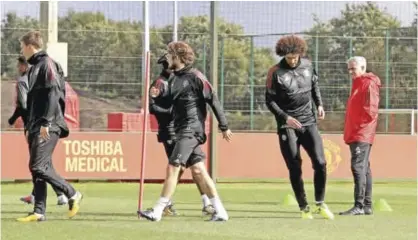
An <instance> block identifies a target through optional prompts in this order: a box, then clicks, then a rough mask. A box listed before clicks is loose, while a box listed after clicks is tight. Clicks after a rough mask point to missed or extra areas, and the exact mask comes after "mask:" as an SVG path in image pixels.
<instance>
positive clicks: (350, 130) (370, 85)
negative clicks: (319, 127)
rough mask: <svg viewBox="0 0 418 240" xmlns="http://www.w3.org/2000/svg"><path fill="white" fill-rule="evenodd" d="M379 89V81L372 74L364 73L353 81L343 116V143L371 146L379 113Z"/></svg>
mask: <svg viewBox="0 0 418 240" xmlns="http://www.w3.org/2000/svg"><path fill="white" fill-rule="evenodd" d="M380 87H381V84H380V79H379V77H377V76H376V75H374V74H373V73H365V74H363V75H362V76H359V77H356V78H355V79H353V87H352V89H351V94H350V97H349V98H348V101H347V109H346V114H345V126H344V141H345V143H347V144H350V143H353V142H365V143H370V144H373V141H374V136H375V134H376V127H377V117H378V111H379V90H380Z"/></svg>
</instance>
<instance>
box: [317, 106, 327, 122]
mask: <svg viewBox="0 0 418 240" xmlns="http://www.w3.org/2000/svg"><path fill="white" fill-rule="evenodd" d="M318 118H319V119H320V120H324V119H325V111H324V108H323V107H322V106H319V107H318Z"/></svg>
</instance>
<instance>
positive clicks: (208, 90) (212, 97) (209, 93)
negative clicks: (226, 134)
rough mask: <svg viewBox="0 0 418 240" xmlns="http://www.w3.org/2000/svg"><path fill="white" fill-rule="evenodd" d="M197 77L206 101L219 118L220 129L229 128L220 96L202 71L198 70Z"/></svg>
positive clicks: (217, 118)
mask: <svg viewBox="0 0 418 240" xmlns="http://www.w3.org/2000/svg"><path fill="white" fill-rule="evenodd" d="M196 77H197V83H198V86H199V89H200V91H201V93H202V94H203V97H204V98H205V101H206V103H208V104H209V106H210V107H211V108H212V111H213V113H214V114H215V117H216V120H218V124H219V129H221V131H226V130H228V129H229V128H228V121H227V120H226V117H225V113H224V110H223V109H222V106H221V103H220V102H219V99H218V96H217V95H216V92H215V91H214V90H213V88H212V85H211V84H210V82H209V81H208V80H207V79H206V77H205V76H204V75H203V74H202V73H200V72H197V74H196Z"/></svg>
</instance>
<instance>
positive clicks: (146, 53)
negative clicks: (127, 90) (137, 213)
mask: <svg viewBox="0 0 418 240" xmlns="http://www.w3.org/2000/svg"><path fill="white" fill-rule="evenodd" d="M142 6H143V9H142V11H143V23H144V34H143V35H142V38H143V43H142V45H143V46H142V49H143V50H142V96H143V98H142V103H143V105H142V109H143V110H144V119H143V121H142V155H141V174H140V184H139V198H138V210H142V198H143V196H144V180H145V160H146V156H147V155H146V153H147V151H146V149H147V129H148V115H149V106H148V105H149V98H148V94H149V93H148V89H149V85H150V62H151V60H150V58H151V54H150V47H149V45H150V44H149V39H150V36H149V2H148V1H144V2H143V5H142Z"/></svg>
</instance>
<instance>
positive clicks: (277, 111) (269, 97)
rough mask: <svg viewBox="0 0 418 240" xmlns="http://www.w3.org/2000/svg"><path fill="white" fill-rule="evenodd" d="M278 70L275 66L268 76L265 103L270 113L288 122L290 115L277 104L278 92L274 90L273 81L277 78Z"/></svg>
mask: <svg viewBox="0 0 418 240" xmlns="http://www.w3.org/2000/svg"><path fill="white" fill-rule="evenodd" d="M276 70H277V67H276V66H274V67H272V68H271V69H270V70H269V72H268V74H267V81H266V93H265V101H266V105H267V108H268V109H269V110H270V112H272V113H273V114H274V115H276V116H278V117H279V118H281V119H283V120H284V121H286V120H287V118H288V115H287V114H286V113H285V112H284V111H283V110H282V109H281V108H280V107H279V105H277V103H276V102H275V99H276V90H275V89H274V86H273V81H274V80H273V79H276V78H277V76H276V74H275V72H276Z"/></svg>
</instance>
